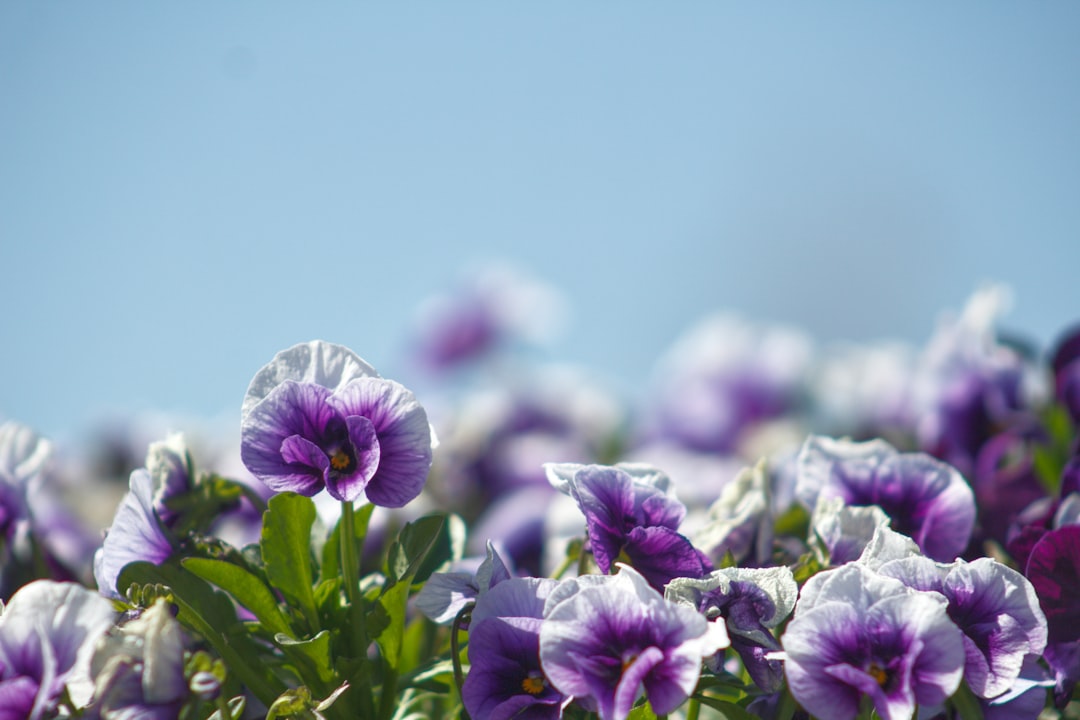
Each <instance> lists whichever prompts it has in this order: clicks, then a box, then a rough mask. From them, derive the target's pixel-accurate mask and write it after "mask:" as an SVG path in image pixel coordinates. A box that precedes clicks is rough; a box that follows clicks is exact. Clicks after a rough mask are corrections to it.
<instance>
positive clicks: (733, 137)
mask: <svg viewBox="0 0 1080 720" xmlns="http://www.w3.org/2000/svg"><path fill="white" fill-rule="evenodd" d="M1077 37H1080V5H1077V4H1075V3H1068V2H1040V3H1033V4H1021V3H998V2H979V3H973V2H971V3H964V2H956V3H947V4H934V3H903V4H901V3H894V4H890V5H885V4H870V3H814V4H809V3H791V4H787V3H767V4H766V3H738V4H736V3H682V4H678V5H670V4H669V5H664V6H661V5H660V4H655V3H636V2H628V3H613V2H601V3H494V2H491V3H468V2H465V3H452V4H451V3H393V4H391V3H384V4H374V3H370V4H367V3H363V4H362V3H336V2H323V3H318V4H310V3H305V4H299V3H278V2H230V3H208V2H206V3H168V4H166V3H138V2H114V1H112V0H106V1H104V2H94V3H76V2H42V3H30V2H7V3H3V4H0V267H2V268H3V271H4V279H3V282H2V283H0V302H2V303H3V307H4V312H3V315H2V318H0V344H2V347H3V352H2V353H0V377H2V378H3V379H2V380H0V416H2V417H9V418H12V419H17V420H20V421H22V422H25V423H27V424H30V425H32V426H34V427H36V428H38V429H39V430H40V431H42V432H44V433H46V434H49V435H59V436H62V435H64V434H67V433H72V432H75V431H77V430H79V429H80V428H83V427H85V426H86V424H87V423H89V422H91V421H92V420H93V418H95V417H97V416H99V415H100V413H101V412H103V411H105V410H113V411H125V412H126V411H131V412H133V411H136V410H146V409H157V410H162V411H167V412H177V413H184V414H191V415H196V416H199V415H206V416H210V415H217V414H220V413H223V412H225V413H227V412H232V411H233V409H236V412H237V413H238V408H239V405H240V401H241V399H242V397H243V393H244V390H245V388H246V385H247V382H248V380H249V379H250V377H251V375H252V374H253V373H254V372H255V370H256V369H257V368H258V367H259V366H260V365H262V364H263V363H264V362H265V361H266V360H268V359H269V358H270V357H271V356H272V355H273V353H274V352H276V351H277V350H279V349H281V348H284V347H287V346H289V345H292V344H294V343H296V342H299V341H304V340H308V339H312V338H316V337H321V338H325V339H327V340H332V341H335V342H340V343H343V344H346V345H349V346H350V347H352V348H353V349H355V350H356V351H357V352H359V353H360V354H361V355H363V356H365V357H366V358H367V359H368V360H370V361H371V362H373V363H374V364H375V365H376V366H377V367H379V369H380V370H381V371H383V372H384V374H388V375H394V370H395V366H396V365H397V364H398V363H400V361H401V357H400V356H401V348H402V345H403V343H404V340H405V337H406V334H407V328H408V323H409V322H410V320H411V318H412V317H413V314H414V312H415V310H416V308H417V306H418V304H419V303H420V302H421V301H422V300H423V299H424V298H425V297H427V296H428V295H430V294H431V293H433V292H436V291H439V290H443V289H445V288H447V287H448V286H450V285H451V284H452V282H453V281H454V280H455V278H456V277H457V275H458V272H459V269H460V268H462V267H464V266H465V265H467V264H469V263H475V262H479V261H484V260H486V259H491V258H494V259H499V260H502V261H507V262H511V263H514V264H516V265H518V266H520V267H522V268H524V269H526V270H528V271H530V272H532V273H533V274H535V275H536V276H538V277H540V278H542V279H544V280H546V281H548V282H550V283H551V284H553V285H554V286H556V287H558V288H560V289H561V290H562V291H563V292H564V293H565V295H566V297H567V299H568V301H569V303H570V306H571V308H572V311H573V315H572V317H571V322H570V325H569V328H568V331H567V332H566V334H565V335H564V337H563V339H562V341H561V342H560V343H559V344H558V345H557V346H556V347H555V348H554V353H553V354H554V356H555V357H556V358H558V359H560V360H565V361H567V362H573V363H580V364H582V365H585V366H587V367H589V368H592V369H593V370H594V371H596V372H598V373H600V374H604V375H607V376H610V377H612V378H616V379H618V380H619V381H620V382H623V383H626V384H627V385H629V386H634V385H636V384H640V383H641V382H644V379H645V378H646V377H647V376H648V373H649V372H650V370H651V368H652V364H653V362H654V361H655V360H656V358H657V357H658V355H659V354H660V353H661V352H663V350H664V349H665V348H667V347H668V345H669V344H670V343H671V341H672V340H673V339H674V338H675V337H676V336H677V335H678V334H679V333H680V332H681V331H682V330H683V329H685V328H686V327H687V326H688V325H689V324H690V323H692V322H693V321H695V320H697V319H698V318H700V317H701V316H703V315H704V314H706V313H708V312H710V311H712V310H715V309H721V308H723V309H732V310H736V311H739V312H741V313H743V314H745V315H746V316H748V317H750V318H752V319H756V320H760V321H765V322H783V323H790V324H794V325H797V326H800V327H803V328H805V329H806V330H807V331H809V332H811V333H813V334H814V335H815V336H816V337H817V338H819V339H821V340H825V341H828V340H834V339H840V338H844V339H853V340H867V339H872V338H880V337H898V338H902V339H907V340H910V341H912V342H917V343H918V342H922V341H923V340H925V338H926V337H927V336H928V335H929V333H930V332H931V330H932V328H933V326H934V323H935V321H936V318H937V316H938V314H939V312H940V311H941V310H943V309H945V308H949V307H952V308H957V307H959V306H960V305H961V304H962V303H963V301H964V299H965V298H966V297H967V296H968V294H969V293H970V292H971V291H972V290H974V289H975V288H976V287H977V286H978V285H979V284H980V283H982V282H985V281H991V280H993V281H1002V282H1006V283H1008V284H1010V285H1011V286H1012V287H1013V289H1014V292H1015V298H1016V305H1015V308H1014V310H1013V312H1012V313H1011V314H1010V315H1009V316H1008V318H1007V321H1008V325H1009V326H1010V327H1015V328H1018V329H1021V330H1024V331H1026V332H1028V333H1029V334H1030V335H1031V336H1032V337H1033V338H1034V339H1035V340H1036V341H1038V342H1042V343H1045V342H1047V341H1048V340H1049V339H1050V338H1052V337H1053V336H1054V334H1055V333H1056V332H1057V331H1058V330H1060V329H1061V328H1062V327H1063V326H1064V325H1065V324H1067V323H1070V322H1072V321H1075V320H1077V319H1080V304H1078V302H1077V301H1078V299H1080V291H1078V290H1077V281H1076V277H1077V272H1078V270H1080V201H1078V200H1080V133H1077V128H1080V83H1078V82H1077V81H1076V78H1077V75H1078V71H1080V43H1078V42H1077Z"/></svg>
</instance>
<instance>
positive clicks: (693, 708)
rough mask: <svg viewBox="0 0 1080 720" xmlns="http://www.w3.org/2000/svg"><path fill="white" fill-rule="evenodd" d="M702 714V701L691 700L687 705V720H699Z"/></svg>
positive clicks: (693, 698)
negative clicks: (699, 715)
mask: <svg viewBox="0 0 1080 720" xmlns="http://www.w3.org/2000/svg"><path fill="white" fill-rule="evenodd" d="M700 712H701V701H700V700H698V699H697V698H695V697H692V698H690V702H689V703H688V704H687V705H686V720H698V714H699V713H700Z"/></svg>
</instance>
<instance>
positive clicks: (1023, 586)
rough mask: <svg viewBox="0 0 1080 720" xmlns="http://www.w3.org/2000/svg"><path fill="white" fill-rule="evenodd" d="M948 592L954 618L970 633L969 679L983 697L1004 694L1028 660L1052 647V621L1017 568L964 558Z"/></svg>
mask: <svg viewBox="0 0 1080 720" xmlns="http://www.w3.org/2000/svg"><path fill="white" fill-rule="evenodd" d="M942 592H943V593H944V594H945V596H946V597H947V598H948V599H949V617H951V618H952V620H953V622H955V623H956V624H957V626H958V627H959V628H960V630H961V631H963V633H964V635H965V642H964V645H965V652H966V654H967V667H966V669H965V672H964V675H965V679H966V680H967V682H968V684H969V685H970V686H971V689H972V690H973V691H974V692H975V694H976V695H979V696H980V697H984V698H993V697H996V696H998V695H1000V694H1001V693H1003V692H1005V691H1006V690H1008V689H1009V688H1010V687H1012V685H1013V683H1014V682H1015V681H1016V679H1017V677H1018V676H1019V675H1020V670H1021V668H1022V667H1023V664H1024V659H1025V658H1026V657H1027V656H1028V655H1029V654H1032V655H1041V654H1042V652H1043V649H1044V648H1045V647H1046V638H1047V624H1046V619H1045V617H1044V616H1043V613H1042V610H1040V609H1039V599H1038V597H1037V596H1036V594H1035V589H1034V588H1033V587H1032V585H1031V583H1030V582H1028V581H1027V579H1025V578H1024V576H1023V575H1021V574H1020V573H1018V572H1016V571H1015V570H1013V569H1011V568H1008V567H1006V566H1004V565H1002V564H1001V563H998V562H996V561H994V560H991V559H990V558H980V559H978V560H976V561H974V562H972V563H964V562H958V563H957V564H956V565H955V566H954V567H953V569H952V570H951V571H950V572H949V574H948V575H947V576H946V578H945V580H944V583H943V587H942Z"/></svg>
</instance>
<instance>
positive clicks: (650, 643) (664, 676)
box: [540, 565, 728, 720]
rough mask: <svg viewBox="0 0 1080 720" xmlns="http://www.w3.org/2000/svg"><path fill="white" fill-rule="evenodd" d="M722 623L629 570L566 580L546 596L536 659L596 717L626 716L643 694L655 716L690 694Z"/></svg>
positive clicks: (722, 635)
mask: <svg viewBox="0 0 1080 720" xmlns="http://www.w3.org/2000/svg"><path fill="white" fill-rule="evenodd" d="M727 644H728V637H727V632H726V631H725V630H724V627H723V625H719V624H717V623H710V622H708V621H706V620H705V618H704V617H703V616H702V615H701V614H700V613H698V612H697V610H695V609H693V608H691V607H687V606H685V605H679V604H676V603H672V602H669V601H667V600H665V599H664V598H663V597H662V596H661V595H660V593H658V592H657V591H656V590H654V589H653V588H652V587H650V585H649V583H648V582H647V581H646V580H645V578H644V577H642V576H641V575H640V574H639V573H638V572H636V571H635V570H634V569H633V568H630V567H629V566H626V565H621V566H620V570H619V572H618V574H616V575H614V576H610V575H605V576H601V575H586V576H582V577H579V578H572V579H569V580H565V581H563V582H562V583H561V584H560V585H559V586H558V587H557V588H556V589H555V590H554V591H553V592H552V594H551V595H550V596H549V597H548V600H547V603H546V605H545V608H544V621H543V624H542V625H541V626H540V662H541V665H542V667H543V670H544V673H545V675H546V676H547V678H548V679H549V680H550V681H551V683H552V685H554V686H555V687H556V688H557V689H558V690H560V691H561V692H563V693H565V694H566V695H570V696H573V697H574V700H575V701H576V702H577V703H579V704H580V705H582V706H583V707H584V708H585V709H586V710H588V711H590V712H596V713H597V714H598V715H599V716H600V719H601V720H616V719H621V718H625V717H627V715H628V714H629V713H630V710H631V708H632V707H633V706H634V703H635V702H636V701H637V699H638V698H639V697H640V696H641V694H642V693H644V694H645V697H646V698H648V701H649V704H650V705H651V706H652V710H653V712H654V713H656V714H657V715H666V714H668V713H670V712H672V711H674V710H675V709H676V708H677V707H679V706H680V705H682V703H683V702H684V701H685V700H686V699H687V697H689V696H690V693H692V692H693V691H694V687H695V686H696V685H697V682H698V678H699V676H700V673H701V661H702V658H705V657H709V656H711V655H713V654H714V653H716V652H717V651H718V650H720V649H721V648H723V647H725V646H726V645H727Z"/></svg>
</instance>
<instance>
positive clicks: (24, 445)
mask: <svg viewBox="0 0 1080 720" xmlns="http://www.w3.org/2000/svg"><path fill="white" fill-rule="evenodd" d="M62 496H63V488H61V487H60V486H59V482H58V477H57V475H56V473H55V472H54V470H53V452H52V443H51V442H50V441H49V440H47V439H45V438H44V437H42V436H40V435H39V434H38V433H36V432H35V431H34V430H32V429H31V428H29V427H27V426H25V425H22V424H21V423H17V422H13V421H8V422H4V423H0V597H8V596H10V595H11V593H12V592H13V591H14V590H16V589H18V586H19V585H21V584H22V583H24V582H26V581H27V580H28V579H29V578H30V577H37V576H40V575H41V574H42V569H43V568H42V565H43V563H42V561H44V565H46V566H47V567H46V568H44V569H45V570H47V574H48V575H49V576H51V577H53V578H54V579H62V580H68V579H70V580H75V579H84V577H83V576H84V574H85V571H86V569H88V568H89V566H90V558H91V557H92V555H93V553H94V550H95V549H96V547H97V542H98V540H97V537H96V536H95V535H96V534H95V533H93V532H90V530H89V529H88V528H87V527H85V526H84V524H83V523H82V522H81V520H80V519H79V518H78V517H77V516H76V515H75V513H74V512H72V510H71V508H70V507H68V506H67V504H65V502H64V501H63V500H61V498H62ZM20 573H23V574H24V575H23V576H21V577H20ZM26 575H29V577H27V576H26Z"/></svg>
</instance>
